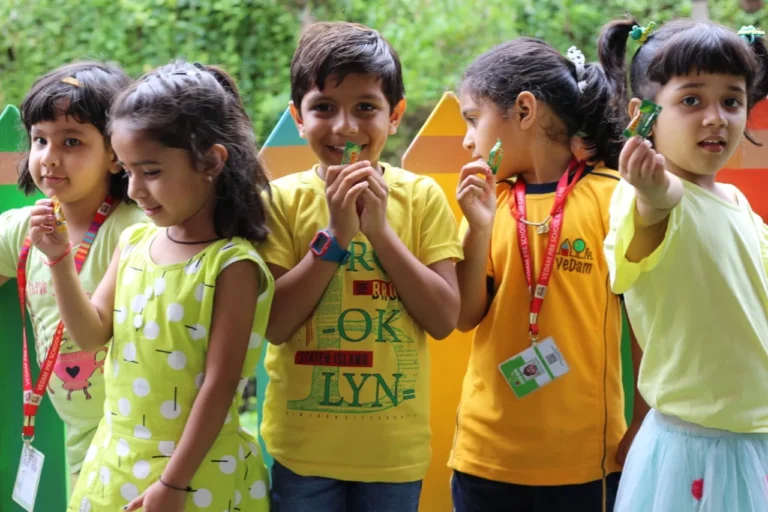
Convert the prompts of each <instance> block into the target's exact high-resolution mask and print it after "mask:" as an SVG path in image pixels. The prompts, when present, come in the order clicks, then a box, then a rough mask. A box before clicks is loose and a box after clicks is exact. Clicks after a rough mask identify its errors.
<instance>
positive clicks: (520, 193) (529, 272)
mask: <svg viewBox="0 0 768 512" xmlns="http://www.w3.org/2000/svg"><path fill="white" fill-rule="evenodd" d="M584 167H585V164H584V162H577V161H576V160H573V161H571V164H570V165H569V166H568V170H567V171H565V173H564V174H563V176H562V177H561V178H560V181H558V182H557V191H556V192H555V202H554V204H553V205H552V210H550V217H551V219H552V220H551V223H552V225H551V228H550V231H549V243H548V245H547V251H546V253H545V254H544V263H543V264H542V266H541V275H540V276H539V281H538V283H537V284H536V288H535V290H534V288H533V265H532V264H531V245H530V241H529V240H528V227H527V225H526V224H525V223H524V222H522V220H525V213H526V206H525V182H523V180H522V179H519V178H518V180H517V182H516V183H515V190H514V193H515V196H514V197H515V200H514V202H510V204H509V206H510V212H511V213H512V216H513V217H514V218H515V220H517V240H518V246H519V247H520V257H521V258H522V260H523V266H524V268H525V279H526V281H527V282H528V293H529V294H530V295H531V312H530V320H529V321H530V334H531V339H532V340H533V341H536V340H537V339H538V337H539V312H540V311H541V307H542V305H543V304H544V295H546V293H547V286H548V285H549V279H550V277H552V269H553V267H554V265H555V255H556V254H557V247H558V245H559V244H560V234H561V232H562V227H563V216H564V215H565V214H564V211H565V200H566V198H567V197H568V194H569V193H570V192H571V190H572V189H573V187H574V186H575V185H576V183H577V182H578V181H579V178H581V175H582V174H583V173H584ZM574 169H576V172H575V174H574V175H573V180H571V184H570V185H569V184H568V178H569V177H570V175H571V172H573V170H574ZM532 291H533V293H531V292H532Z"/></svg>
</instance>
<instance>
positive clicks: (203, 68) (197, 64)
mask: <svg viewBox="0 0 768 512" xmlns="http://www.w3.org/2000/svg"><path fill="white" fill-rule="evenodd" d="M192 65H193V66H195V67H196V68H197V69H199V70H200V71H208V70H207V69H205V66H203V65H202V64H200V63H199V62H195V63H194V64H192Z"/></svg>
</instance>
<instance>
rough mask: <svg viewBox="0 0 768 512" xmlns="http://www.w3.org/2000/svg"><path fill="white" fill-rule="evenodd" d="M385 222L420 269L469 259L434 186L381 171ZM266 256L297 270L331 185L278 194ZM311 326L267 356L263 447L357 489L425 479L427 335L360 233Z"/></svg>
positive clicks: (303, 470) (319, 225)
mask: <svg viewBox="0 0 768 512" xmlns="http://www.w3.org/2000/svg"><path fill="white" fill-rule="evenodd" d="M382 166H383V167H384V170H385V172H384V180H385V181H386V183H387V187H388V188H389V199H388V202H387V222H388V223H389V225H390V226H391V227H392V229H393V230H394V231H395V232H396V233H397V235H398V237H399V238H400V239H401V240H402V241H403V243H405V245H406V246H407V247H408V249H409V250H410V251H411V252H412V253H413V254H414V255H415V256H416V257H417V258H418V259H419V261H420V262H421V263H423V264H424V265H431V264H433V263H436V262H438V261H442V260H447V259H452V260H455V259H459V258H461V256H462V251H461V245H460V244H459V240H458V233H457V226H456V220H455V218H454V217H453V214H452V213H451V210H450V207H449V205H448V201H447V200H446V198H445V194H444V193H443V191H442V189H441V188H440V186H439V185H438V184H437V183H436V182H435V181H434V180H433V179H431V178H428V177H424V176H418V175H415V174H412V173H410V172H407V171H404V170H402V169H398V168H396V167H391V166H389V165H386V164H382ZM268 218H269V228H270V230H271V234H270V235H269V237H268V239H267V241H266V242H265V243H264V245H263V246H262V247H260V252H261V254H262V256H263V258H264V260H265V261H266V262H267V263H271V264H274V265H278V266H280V267H283V268H286V269H291V268H293V267H294V266H296V265H297V264H298V263H299V261H301V259H302V258H304V256H305V255H306V254H307V251H308V250H309V243H310V241H311V240H312V238H313V237H314V235H315V233H316V232H317V231H319V230H321V229H325V228H326V227H327V226H328V220H329V218H328V207H327V204H326V199H325V183H324V182H323V180H322V179H321V178H320V177H319V176H318V175H317V173H316V171H315V170H314V169H313V170H309V171H305V172H302V173H298V174H292V175H289V176H286V177H284V178H280V179H278V180H276V181H274V182H273V183H272V205H271V211H270V215H269V217H268ZM348 250H349V251H350V252H351V253H352V256H351V257H350V258H349V261H348V262H347V263H346V264H344V265H342V266H340V267H339V270H338V271H337V272H336V275H335V276H334V278H333V280H332V281H331V283H330V284H329V285H328V288H327V289H326V291H325V294H324V295H323V297H322V299H321V301H320V303H319V304H318V306H317V309H316V311H315V313H314V315H313V316H312V317H311V319H310V321H309V322H308V323H307V325H305V326H304V327H302V328H301V329H299V331H298V332H296V333H295V334H294V335H293V337H292V338H291V340H290V341H288V342H287V343H284V344H282V345H280V346H274V345H270V346H269V349H268V352H267V357H266V362H265V366H266V370H267V373H268V374H269V378H270V382H269V385H268V386H267V391H266V398H265V405H264V421H263V423H262V427H261V433H262V437H263V438H264V441H265V443H266V445H267V449H268V450H269V452H270V454H271V455H272V456H273V457H274V458H275V459H276V460H278V461H279V462H280V463H281V464H283V465H284V466H286V467H287V468H289V469H290V470H292V471H294V472H296V473H298V474H301V475H311V476H322V477H327V478H335V479H340V480H349V481H362V482H410V481H415V480H420V479H422V478H424V475H425V474H426V471H427V467H428V465H429V459H430V455H431V450H430V430H429V382H430V381H429V351H428V347H427V344H426V341H427V335H426V333H425V331H424V329H423V328H421V327H420V326H419V325H418V324H417V323H416V321H415V320H414V319H413V318H412V317H411V316H410V315H409V314H408V312H407V311H406V310H405V307H404V306H403V303H402V302H401V301H400V300H399V299H398V296H397V290H396V289H395V288H394V284H393V283H392V282H391V281H390V280H389V278H388V277H387V274H386V272H385V271H384V270H383V268H382V267H381V265H380V264H379V262H378V259H377V258H376V253H375V252H374V250H373V247H372V246H371V244H370V242H368V240H367V239H366V238H365V236H364V235H363V234H362V233H358V235H357V236H355V238H354V239H353V240H352V242H351V243H350V244H349V246H348Z"/></svg>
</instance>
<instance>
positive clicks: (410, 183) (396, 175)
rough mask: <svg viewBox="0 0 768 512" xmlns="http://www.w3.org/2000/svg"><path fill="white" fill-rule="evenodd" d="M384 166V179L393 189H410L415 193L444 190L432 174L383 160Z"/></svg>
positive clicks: (382, 164)
mask: <svg viewBox="0 0 768 512" xmlns="http://www.w3.org/2000/svg"><path fill="white" fill-rule="evenodd" d="M381 166H382V167H383V168H384V181H386V183H387V186H388V187H389V188H390V190H392V189H397V188H402V189H408V190H409V191H410V192H411V193H413V194H424V193H429V192H431V191H433V190H442V188H441V187H440V184H439V183H438V182H437V180H435V179H434V178H432V177H431V176H426V175H424V174H416V173H415V172H411V171H408V170H406V169H403V168H401V167H397V166H394V165H390V164H388V163H384V162H381Z"/></svg>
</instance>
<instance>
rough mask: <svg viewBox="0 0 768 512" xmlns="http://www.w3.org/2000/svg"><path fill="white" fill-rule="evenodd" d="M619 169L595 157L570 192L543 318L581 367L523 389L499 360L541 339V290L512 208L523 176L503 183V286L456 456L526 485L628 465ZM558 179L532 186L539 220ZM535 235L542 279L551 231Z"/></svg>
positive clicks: (476, 346) (493, 271)
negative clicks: (615, 274)
mask: <svg viewBox="0 0 768 512" xmlns="http://www.w3.org/2000/svg"><path fill="white" fill-rule="evenodd" d="M618 179H619V176H618V173H616V172H615V171H613V170H610V169H607V168H604V167H597V168H594V169H590V168H587V171H586V172H585V174H584V175H583V176H582V177H581V179H580V181H579V182H578V183H577V184H576V185H575V186H574V188H573V189H572V191H571V193H570V194H569V195H568V198H567V202H566V205H565V210H564V218H563V227H562V234H561V237H560V243H559V249H558V252H557V256H556V258H555V264H554V269H553V272H552V277H551V280H550V282H549V288H548V290H547V293H546V296H545V299H544V304H543V308H542V310H541V313H540V314H539V317H538V321H539V328H540V339H542V340H543V339H544V338H547V337H550V336H551V337H553V338H554V340H555V343H556V344H557V346H558V348H559V349H560V352H561V353H562V355H563V357H564V358H565V360H566V362H567V364H568V366H569V367H570V371H569V372H568V373H566V374H565V375H563V376H562V377H560V378H558V379H556V380H554V381H553V382H551V383H549V384H547V385H546V386H543V387H542V388H540V389H538V390H537V391H535V392H533V393H532V394H530V395H527V396H524V397H523V398H520V399H518V398H516V397H515V395H514V394H513V392H512V389H511V388H510V386H509V384H508V383H507V382H506V381H505V380H504V378H503V376H502V374H501V372H500V371H499V364H500V363H502V362H504V361H506V360H508V359H509V358H511V357H513V356H515V355H517V354H519V353H520V352H522V351H523V350H525V349H527V348H528V347H530V346H531V340H530V337H529V333H528V331H529V305H530V296H529V293H528V284H527V282H526V279H525V274H524V267H523V262H522V259H521V257H520V250H519V246H518V237H517V223H516V221H515V219H514V217H513V216H512V214H511V213H510V208H509V206H510V203H511V202H513V201H514V186H513V185H512V184H511V183H509V182H502V183H500V184H498V186H497V190H496V191H497V203H496V204H497V211H496V218H495V221H494V225H493V235H492V239H491V247H490V254H489V261H488V276H489V277H488V281H489V283H488V288H489V293H491V294H492V298H491V302H490V307H489V309H488V312H487V313H486V316H485V318H483V320H482V321H481V322H480V325H479V326H478V327H477V330H476V331H475V336H474V338H473V340H472V352H471V355H470V359H469V365H468V368H467V373H466V375H465V377H464V386H463V390H462V396H461V403H460V404H459V410H458V417H457V425H456V437H455V441H454V447H453V451H452V453H451V458H450V461H449V466H450V467H452V468H453V469H455V470H458V471H461V472H463V473H468V474H471V475H475V476H478V477H481V478H486V479H489V480H495V481H500V482H508V483H514V484H521V485H567V484H580V483H585V482H590V481H594V480H599V479H600V478H601V477H602V476H603V475H604V474H609V473H612V472H616V471H619V469H620V468H619V466H618V465H617V464H616V462H615V456H616V450H617V448H618V445H619V442H620V441H621V438H622V436H623V434H624V432H625V431H626V421H625V419H624V395H623V390H622V383H621V361H620V359H621V350H620V348H621V304H620V299H619V297H618V296H616V295H614V294H613V293H612V292H611V289H610V285H609V282H608V265H607V263H606V261H605V257H604V256H603V240H604V239H605V236H606V233H607V231H608V208H609V203H610V198H611V194H612V193H613V190H614V188H615V187H616V184H617V183H618ZM556 185H557V184H556V183H550V184H543V185H527V186H526V208H527V215H526V217H527V219H528V220H530V221H534V222H536V221H542V220H544V219H545V218H546V217H547V215H549V212H550V210H551V208H552V205H553V203H554V199H555V189H556ZM465 225H466V223H464V224H463V226H465ZM463 226H462V227H463ZM528 238H529V240H530V246H531V257H532V263H533V268H534V281H536V280H538V276H539V275H540V272H541V266H542V262H543V258H544V253H545V252H546V247H547V244H548V241H549V234H544V235H542V234H538V233H537V230H536V229H535V228H534V227H530V226H529V227H528Z"/></svg>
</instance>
